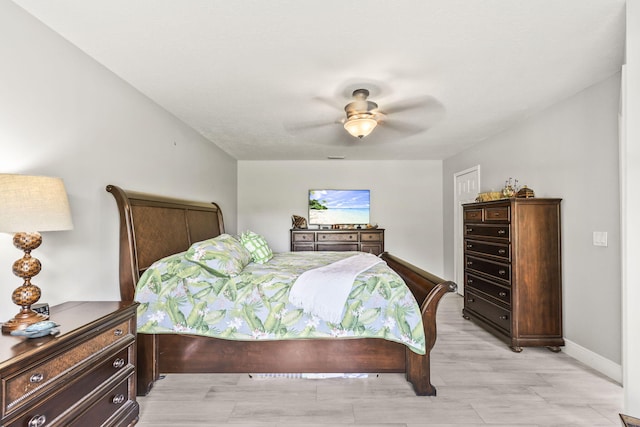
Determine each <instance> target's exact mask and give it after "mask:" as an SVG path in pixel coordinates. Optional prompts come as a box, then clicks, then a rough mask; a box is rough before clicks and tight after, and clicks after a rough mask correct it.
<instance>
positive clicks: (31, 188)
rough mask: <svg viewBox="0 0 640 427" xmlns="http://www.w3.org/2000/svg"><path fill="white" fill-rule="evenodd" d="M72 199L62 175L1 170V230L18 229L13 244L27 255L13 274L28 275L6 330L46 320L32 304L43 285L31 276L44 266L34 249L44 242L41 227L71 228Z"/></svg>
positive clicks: (14, 297)
mask: <svg viewBox="0 0 640 427" xmlns="http://www.w3.org/2000/svg"><path fill="white" fill-rule="evenodd" d="M72 228H73V224H72V222H71V212H70V210H69V200H68V199H67V193H66V191H65V189H64V183H63V182H62V179H60V178H50V177H45V176H28V175H14V174H0V232H9V233H15V235H14V236H13V244H14V246H15V247H16V248H18V249H20V250H22V251H24V256H23V257H22V258H21V259H19V260H17V261H16V262H15V263H14V264H13V274H15V275H16V276H18V277H20V278H22V279H24V283H23V284H22V286H20V287H18V288H16V290H14V291H13V295H12V300H13V302H14V304H16V305H19V306H20V307H21V309H20V312H19V313H18V314H16V315H15V316H14V317H13V318H12V319H10V320H9V321H7V322H5V323H3V324H2V332H3V333H9V332H11V331H14V330H20V329H24V328H26V327H27V326H29V325H31V324H33V323H37V322H40V321H42V320H46V319H47V318H48V316H46V315H43V314H40V313H36V312H35V311H33V310H32V309H31V306H32V305H33V304H35V303H36V302H37V301H38V300H39V299H40V288H38V287H37V286H36V285H34V284H33V283H31V278H32V277H33V276H35V275H36V274H38V273H39V272H40V270H41V264H40V261H39V260H38V259H36V258H33V257H32V256H31V251H32V250H34V249H36V248H37V247H38V246H40V244H41V243H42V236H41V235H40V233H39V232H40V231H55V230H71V229H72Z"/></svg>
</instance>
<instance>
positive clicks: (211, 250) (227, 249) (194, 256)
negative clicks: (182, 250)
mask: <svg viewBox="0 0 640 427" xmlns="http://www.w3.org/2000/svg"><path fill="white" fill-rule="evenodd" d="M185 258H186V259H188V260H189V261H191V262H194V263H196V264H198V265H201V266H202V267H204V268H205V269H206V270H207V271H209V272H211V273H213V274H215V275H216V276H222V277H234V276H237V275H238V274H240V272H241V271H242V270H243V269H244V267H245V266H246V265H247V264H249V263H250V262H251V254H250V253H249V251H247V250H246V249H245V248H244V246H243V245H242V244H241V243H240V242H239V241H238V240H237V239H235V238H234V237H233V236H230V235H228V234H221V235H219V236H218V237H214V238H213V239H209V240H203V241H202V242H196V243H194V244H193V245H191V247H190V248H189V250H188V251H187V252H186V254H185Z"/></svg>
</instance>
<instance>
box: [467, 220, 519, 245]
mask: <svg viewBox="0 0 640 427" xmlns="http://www.w3.org/2000/svg"><path fill="white" fill-rule="evenodd" d="M464 236H465V237H474V236H475V237H491V238H495V239H501V240H505V241H509V237H510V233H509V225H508V224H507V225H481V224H467V225H465V226H464Z"/></svg>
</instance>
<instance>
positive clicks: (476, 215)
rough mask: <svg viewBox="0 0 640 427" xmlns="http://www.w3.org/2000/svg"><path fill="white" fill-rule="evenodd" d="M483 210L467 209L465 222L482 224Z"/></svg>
mask: <svg viewBox="0 0 640 427" xmlns="http://www.w3.org/2000/svg"><path fill="white" fill-rule="evenodd" d="M482 212H483V210H482V209H465V210H464V220H465V221H474V222H482V219H483V218H482Z"/></svg>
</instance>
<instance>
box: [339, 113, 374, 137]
mask: <svg viewBox="0 0 640 427" xmlns="http://www.w3.org/2000/svg"><path fill="white" fill-rule="evenodd" d="M377 124H378V122H376V121H375V120H374V119H371V118H359V117H355V118H350V119H349V120H347V121H346V122H345V123H344V128H345V129H346V130H347V132H349V133H350V134H351V135H353V136H355V137H357V138H362V137H365V136H367V135H369V134H370V133H371V132H372V131H373V129H374V128H375V127H376V125H377Z"/></svg>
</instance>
